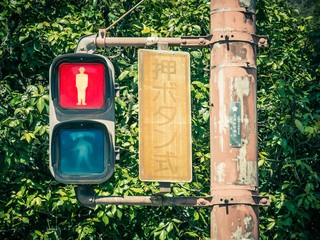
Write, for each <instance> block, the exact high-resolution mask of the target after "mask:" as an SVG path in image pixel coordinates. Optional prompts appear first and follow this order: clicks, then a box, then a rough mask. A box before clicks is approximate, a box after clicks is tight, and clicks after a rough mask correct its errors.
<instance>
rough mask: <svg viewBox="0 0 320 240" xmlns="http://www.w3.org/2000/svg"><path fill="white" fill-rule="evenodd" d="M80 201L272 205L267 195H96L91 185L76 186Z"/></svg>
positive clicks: (87, 203) (91, 205) (93, 203)
mask: <svg viewBox="0 0 320 240" xmlns="http://www.w3.org/2000/svg"><path fill="white" fill-rule="evenodd" d="M75 192H76V197H77V200H78V202H79V203H80V204H81V205H83V206H85V207H89V208H95V207H96V205H140V206H177V207H211V206H214V205H237V204H245V205H257V206H268V205H270V200H269V197H267V196H251V197H250V196H249V197H248V196H236V197H232V196H231V197H228V198H226V197H225V196H224V197H220V196H214V197H213V196H209V197H164V196H161V195H152V196H96V193H95V191H94V189H93V188H92V187H91V186H85V185H83V186H78V187H76V188H75Z"/></svg>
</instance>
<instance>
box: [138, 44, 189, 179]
mask: <svg viewBox="0 0 320 240" xmlns="http://www.w3.org/2000/svg"><path fill="white" fill-rule="evenodd" d="M139 153H140V155H139V156H140V164H139V167H140V172H139V173H140V174H139V176H140V179H141V180H142V181H162V182H189V181H191V179H192V154H191V99H190V59H189V54H188V53H184V52H170V51H153V50H140V51H139Z"/></svg>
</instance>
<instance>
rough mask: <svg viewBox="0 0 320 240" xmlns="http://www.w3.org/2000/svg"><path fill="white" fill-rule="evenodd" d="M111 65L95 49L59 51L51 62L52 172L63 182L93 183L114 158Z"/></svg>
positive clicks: (110, 168) (101, 179)
mask: <svg viewBox="0 0 320 240" xmlns="http://www.w3.org/2000/svg"><path fill="white" fill-rule="evenodd" d="M114 99H115V88H114V68H113V65H112V63H111V62H110V60H109V59H107V58H106V57H104V56H101V55H96V54H84V53H74V54H66V55H62V56H59V57H57V58H55V59H54V61H53V63H52V65H51V67H50V114H49V115H50V143H49V144H50V157H49V164H50V171H51V173H52V175H53V176H54V177H55V179H57V180H58V181H60V182H62V183H66V184H97V183H101V182H104V181H106V180H107V179H108V178H110V177H111V175H112V173H113V170H114V161H115V147H114V144H115V136H114V134H115V107H114V103H115V102H114Z"/></svg>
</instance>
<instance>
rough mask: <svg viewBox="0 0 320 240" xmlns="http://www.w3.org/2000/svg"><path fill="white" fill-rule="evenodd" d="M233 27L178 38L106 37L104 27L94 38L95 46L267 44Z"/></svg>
mask: <svg viewBox="0 0 320 240" xmlns="http://www.w3.org/2000/svg"><path fill="white" fill-rule="evenodd" d="M233 30H234V29H227V28H217V29H215V31H214V32H213V34H211V35H207V36H184V37H180V38H159V37H147V38H134V37H119V38H118V37H106V31H105V29H100V30H99V34H98V36H97V39H96V40H95V42H96V44H97V47H114V46H135V47H145V46H152V45H156V44H159V43H166V44H168V46H176V47H188V48H204V47H210V46H211V45H212V44H214V43H216V42H225V41H228V42H234V41H241V42H247V43H254V44H256V45H259V46H261V47H263V46H267V38H266V36H258V35H255V34H248V33H246V32H235V31H233Z"/></svg>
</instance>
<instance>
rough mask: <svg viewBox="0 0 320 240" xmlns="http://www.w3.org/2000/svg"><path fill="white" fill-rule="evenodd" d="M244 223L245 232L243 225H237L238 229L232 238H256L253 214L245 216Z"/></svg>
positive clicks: (242, 239) (238, 239)
mask: <svg viewBox="0 0 320 240" xmlns="http://www.w3.org/2000/svg"><path fill="white" fill-rule="evenodd" d="M243 224H244V229H243V230H244V233H242V232H243V231H242V227H240V226H237V229H236V230H235V231H234V232H233V233H232V235H231V239H235V240H254V239H255V238H254V236H253V230H254V221H253V218H252V216H248V217H245V218H244V219H243Z"/></svg>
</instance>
